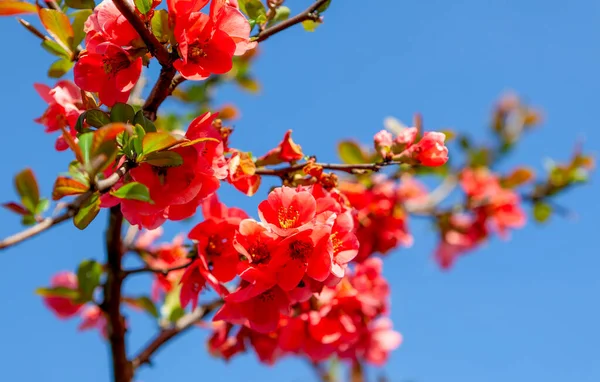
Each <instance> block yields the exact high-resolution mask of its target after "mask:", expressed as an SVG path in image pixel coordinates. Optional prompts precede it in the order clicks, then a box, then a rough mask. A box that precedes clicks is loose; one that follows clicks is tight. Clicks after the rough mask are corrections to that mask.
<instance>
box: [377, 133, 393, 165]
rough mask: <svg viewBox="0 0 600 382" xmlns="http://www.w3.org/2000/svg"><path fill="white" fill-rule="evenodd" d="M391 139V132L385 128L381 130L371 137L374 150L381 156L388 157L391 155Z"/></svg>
mask: <svg viewBox="0 0 600 382" xmlns="http://www.w3.org/2000/svg"><path fill="white" fill-rule="evenodd" d="M393 140H394V137H392V134H391V133H390V132H389V131H387V130H381V131H380V132H378V133H377V134H375V136H374V137H373V144H374V146H375V150H377V152H378V153H379V155H381V157H382V158H384V159H385V158H389V157H390V156H391V155H392V144H393V143H394V141H393Z"/></svg>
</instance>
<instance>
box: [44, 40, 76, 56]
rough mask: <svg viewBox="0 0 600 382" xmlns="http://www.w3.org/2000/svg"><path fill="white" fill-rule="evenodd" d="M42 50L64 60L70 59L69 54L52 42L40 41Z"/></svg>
mask: <svg viewBox="0 0 600 382" xmlns="http://www.w3.org/2000/svg"><path fill="white" fill-rule="evenodd" d="M41 45H42V48H44V49H45V50H46V51H47V52H49V53H50V54H53V55H55V56H57V57H61V58H66V59H68V60H70V59H71V53H70V52H67V51H66V50H65V48H63V47H62V46H61V45H60V44H59V43H57V42H56V41H53V40H50V39H48V40H44V41H42V44H41Z"/></svg>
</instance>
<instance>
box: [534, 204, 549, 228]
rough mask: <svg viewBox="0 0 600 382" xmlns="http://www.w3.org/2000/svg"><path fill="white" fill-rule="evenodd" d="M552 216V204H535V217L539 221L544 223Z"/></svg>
mask: <svg viewBox="0 0 600 382" xmlns="http://www.w3.org/2000/svg"><path fill="white" fill-rule="evenodd" d="M550 216H552V206H551V205H549V204H548V203H544V202H536V203H535V204H534V205H533V217H534V218H535V220H536V221H537V222H538V223H544V222H546V221H548V219H550Z"/></svg>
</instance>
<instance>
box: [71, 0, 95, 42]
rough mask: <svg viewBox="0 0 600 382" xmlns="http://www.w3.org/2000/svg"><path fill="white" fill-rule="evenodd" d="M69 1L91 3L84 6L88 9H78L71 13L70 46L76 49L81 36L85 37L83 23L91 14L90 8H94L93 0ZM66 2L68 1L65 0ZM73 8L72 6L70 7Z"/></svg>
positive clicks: (81, 38)
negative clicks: (71, 32)
mask: <svg viewBox="0 0 600 382" xmlns="http://www.w3.org/2000/svg"><path fill="white" fill-rule="evenodd" d="M71 1H81V2H82V3H91V7H86V8H90V9H82V10H80V11H75V12H73V13H71V16H72V17H73V45H71V48H72V49H73V50H76V49H77V46H78V45H79V44H81V42H82V41H83V38H84V37H85V32H84V31H83V25H84V24H85V22H86V20H87V19H88V17H90V15H91V14H92V10H91V8H94V0H71ZM67 3H68V2H67ZM72 8H73V7H72Z"/></svg>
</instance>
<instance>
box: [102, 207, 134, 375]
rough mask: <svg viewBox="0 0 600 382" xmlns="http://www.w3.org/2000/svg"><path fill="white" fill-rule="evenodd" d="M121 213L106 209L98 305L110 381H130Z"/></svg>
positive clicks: (113, 209) (117, 208) (119, 210)
mask: <svg viewBox="0 0 600 382" xmlns="http://www.w3.org/2000/svg"><path fill="white" fill-rule="evenodd" d="M122 227H123V214H122V213H121V207H120V206H114V207H111V209H110V216H109V223H108V229H107V230H106V254H107V269H106V277H107V278H106V283H105V284H104V301H103V302H102V304H101V305H100V307H101V308H102V310H103V311H104V312H105V313H106V315H107V316H108V340H109V342H110V348H111V355H112V367H113V381H114V382H130V381H131V379H132V378H133V368H132V367H131V363H130V362H129V360H128V359H127V349H126V346H125V330H126V328H125V318H124V317H123V316H122V315H121V288H122V286H123V275H122V273H123V269H122V267H121V262H122V258H123V243H122V242H121V231H122Z"/></svg>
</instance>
